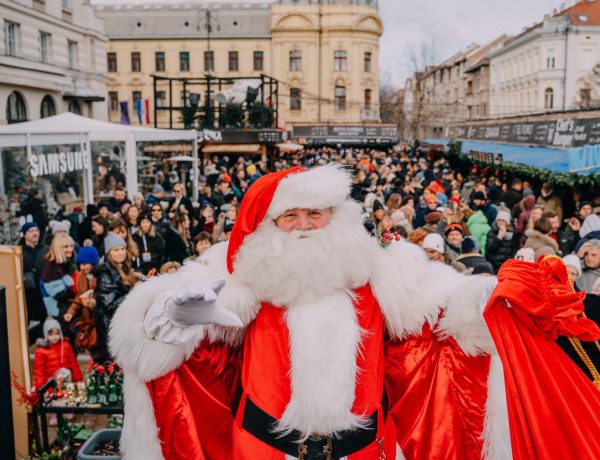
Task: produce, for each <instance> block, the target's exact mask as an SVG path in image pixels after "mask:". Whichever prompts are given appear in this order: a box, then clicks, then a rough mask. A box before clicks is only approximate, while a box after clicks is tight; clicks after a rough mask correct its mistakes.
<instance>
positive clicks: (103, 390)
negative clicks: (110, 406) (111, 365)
mask: <svg viewBox="0 0 600 460" xmlns="http://www.w3.org/2000/svg"><path fill="white" fill-rule="evenodd" d="M98 403H100V404H102V405H103V406H106V404H107V403H108V387H107V385H106V381H105V380H104V376H103V375H101V376H100V381H99V382H98Z"/></svg>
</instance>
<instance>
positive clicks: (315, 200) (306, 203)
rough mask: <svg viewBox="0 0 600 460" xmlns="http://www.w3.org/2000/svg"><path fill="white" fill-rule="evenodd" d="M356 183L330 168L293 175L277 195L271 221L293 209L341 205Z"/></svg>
mask: <svg viewBox="0 0 600 460" xmlns="http://www.w3.org/2000/svg"><path fill="white" fill-rule="evenodd" d="M351 184H352V179H351V177H350V174H349V173H348V172H347V171H345V170H344V169H343V168H342V167H341V166H339V165H336V164H332V163H331V164H328V165H325V166H318V167H316V168H313V169H310V170H308V171H306V172H299V173H296V174H290V175H289V176H287V177H286V178H285V179H282V180H281V182H280V183H279V186H278V187H277V190H276V191H275V195H274V196H273V200H272V201H271V205H270V206H269V210H268V211H267V217H269V218H271V219H276V218H277V217H279V216H280V215H281V214H283V213H284V212H285V211H287V210H289V209H295V208H304V209H325V208H332V207H336V206H339V205H341V204H342V203H343V202H344V200H345V199H346V197H347V196H348V195H349V194H350V186H351Z"/></svg>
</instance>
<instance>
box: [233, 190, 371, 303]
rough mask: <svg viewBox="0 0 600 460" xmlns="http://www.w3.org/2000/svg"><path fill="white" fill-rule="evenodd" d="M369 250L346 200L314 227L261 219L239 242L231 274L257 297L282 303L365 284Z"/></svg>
mask: <svg viewBox="0 0 600 460" xmlns="http://www.w3.org/2000/svg"><path fill="white" fill-rule="evenodd" d="M374 249H375V250H376V249H377V242H376V241H375V240H374V238H371V237H370V236H369V235H368V234H367V232H366V230H365V229H364V227H363V225H362V210H361V209H360V206H359V205H358V204H356V203H354V202H352V201H346V202H345V203H344V204H343V205H341V206H339V207H337V208H335V210H334V212H333V214H332V216H331V221H330V223H329V225H327V226H326V227H325V228H322V229H319V230H310V231H306V232H298V231H294V232H291V233H286V232H283V231H281V230H279V229H278V228H277V227H276V226H275V223H274V222H273V221H271V220H267V221H265V222H263V223H262V224H261V225H260V227H259V228H258V230H257V231H256V232H254V233H253V234H252V235H250V236H249V237H248V238H246V240H245V241H244V244H243V246H242V248H241V249H240V251H239V253H238V256H237V258H236V260H235V265H234V274H235V276H236V278H238V279H239V280H240V281H241V282H243V283H245V284H246V285H247V286H249V287H250V288H251V289H252V290H253V291H254V294H255V295H256V298H257V299H259V300H262V301H268V302H271V303H273V304H274V305H280V306H287V305H289V304H291V303H297V302H299V301H303V302H309V301H312V300H314V299H318V298H320V297H322V296H325V295H328V294H331V293H334V292H337V291H339V290H346V291H349V290H352V289H355V288H357V287H360V286H362V285H364V284H366V283H367V281H368V280H369V277H370V275H371V265H372V259H373V250H374Z"/></svg>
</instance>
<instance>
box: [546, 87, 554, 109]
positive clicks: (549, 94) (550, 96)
mask: <svg viewBox="0 0 600 460" xmlns="http://www.w3.org/2000/svg"><path fill="white" fill-rule="evenodd" d="M544 108H545V109H552V108H554V90H553V89H552V88H546V91H544Z"/></svg>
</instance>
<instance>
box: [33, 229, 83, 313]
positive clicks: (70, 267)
mask: <svg viewBox="0 0 600 460" xmlns="http://www.w3.org/2000/svg"><path fill="white" fill-rule="evenodd" d="M74 253H75V242H74V241H73V238H71V237H70V236H69V235H68V234H64V233H60V234H58V235H56V236H55V237H54V238H53V239H52V244H51V245H50V250H49V251H48V253H47V254H46V256H45V257H44V260H45V264H44V269H43V270H42V274H41V281H42V288H43V295H44V305H45V306H46V312H47V313H48V316H53V317H55V318H62V316H63V315H64V314H65V312H66V311H67V308H68V307H69V304H70V301H71V300H72V299H73V298H74V297H75V288H74V284H75V281H74V277H75V273H76V271H77V268H76V267H75V264H74V262H73V260H74V256H75V254H74Z"/></svg>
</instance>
